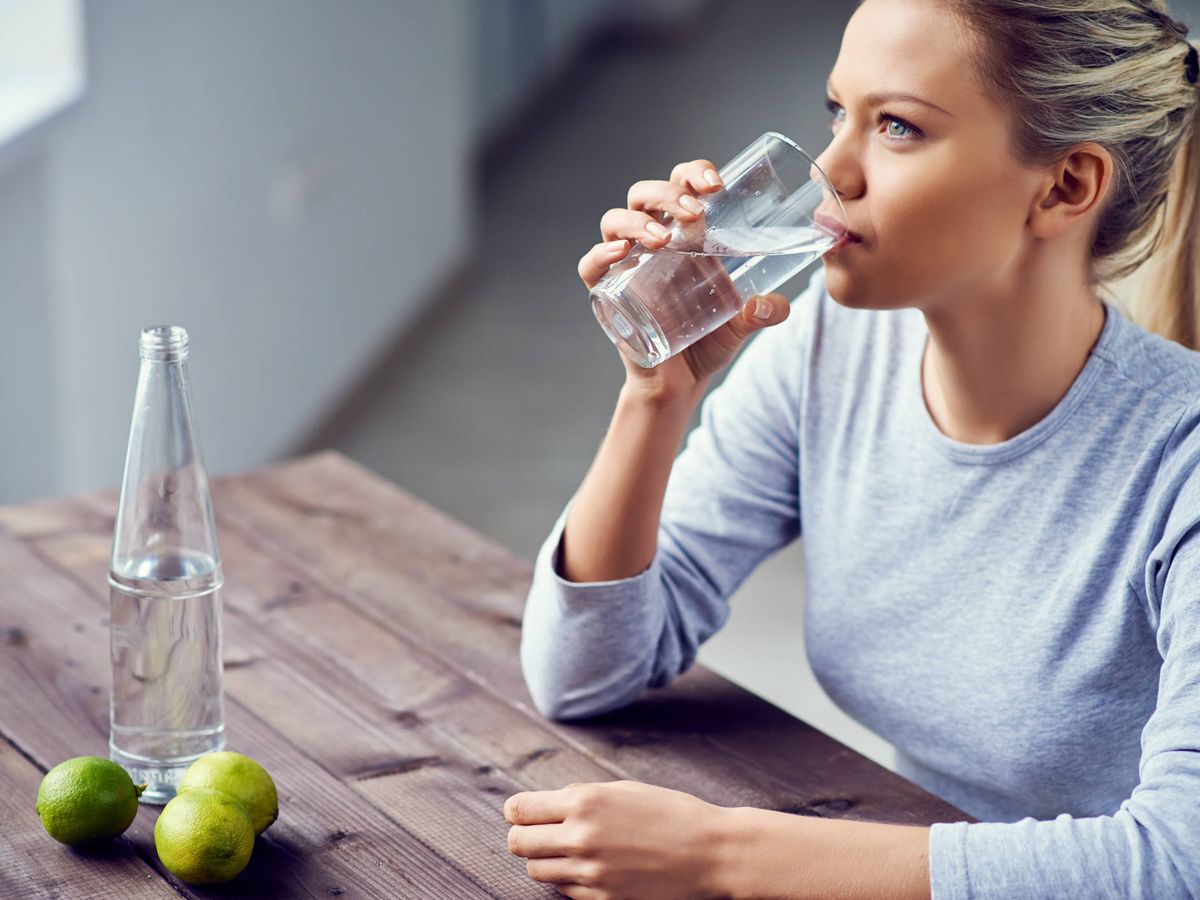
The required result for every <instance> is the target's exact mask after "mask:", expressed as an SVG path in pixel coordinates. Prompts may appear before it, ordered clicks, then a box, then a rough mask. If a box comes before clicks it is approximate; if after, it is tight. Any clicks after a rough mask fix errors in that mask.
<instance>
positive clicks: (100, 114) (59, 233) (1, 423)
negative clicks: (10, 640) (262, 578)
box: [0, 0, 471, 501]
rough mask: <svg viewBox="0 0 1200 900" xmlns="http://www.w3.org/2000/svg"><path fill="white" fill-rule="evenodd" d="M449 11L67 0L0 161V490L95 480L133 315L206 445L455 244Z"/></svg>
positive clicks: (448, 260)
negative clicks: (67, 60) (81, 48)
mask: <svg viewBox="0 0 1200 900" xmlns="http://www.w3.org/2000/svg"><path fill="white" fill-rule="evenodd" d="M468 15H469V13H468V9H467V7H466V6H465V5H464V3H463V2H461V0H440V2H438V3H423V2H416V0H412V2H388V0H371V2H365V0H364V2H358V3H356V4H355V6H354V14H353V15H347V14H345V9H344V7H343V6H342V5H341V4H335V3H327V2H317V0H308V2H298V0H255V2H253V3H237V4H223V5H222V6H221V7H220V11H219V13H216V12H214V7H213V6H212V5H211V4H201V3H178V2H171V3H162V2H156V0H121V2H109V3H100V2H91V3H88V4H87V5H86V48H87V55H88V86H87V91H86V95H85V96H84V98H83V100H82V101H81V102H79V103H78V104H77V105H76V106H74V107H73V108H71V109H69V110H67V111H66V112H65V113H64V114H62V115H61V116H60V117H59V118H58V119H57V120H56V121H54V122H52V123H51V124H49V125H48V126H43V127H42V128H40V129H39V130H38V132H37V133H36V134H32V135H29V136H27V137H25V138H22V139H21V140H22V146H21V147H20V148H17V149H16V150H14V149H13V148H7V150H6V156H7V157H11V156H13V155H14V154H18V155H19V157H20V158H19V159H16V160H13V159H10V158H6V159H5V160H4V165H3V166H2V167H0V304H3V309H4V313H5V315H4V327H3V329H0V434H3V440H4V445H3V449H2V450H0V500H3V501H15V500H21V499H24V498H27V497H32V496H38V495H44V494H50V493H62V492H67V491H74V490H79V489H90V488H94V487H98V486H103V485H112V484H115V483H117V482H118V481H119V480H120V476H121V467H122V462H123V455H124V444H125V440H126V435H127V433H128V428H129V416H130V411H131V409H132V401H133V387H134V380H135V377H136V369H137V350H136V340H137V335H138V333H139V331H140V329H141V328H142V327H143V326H145V325H149V324H155V323H160V322H175V323H179V324H183V325H185V326H186V327H188V329H189V330H190V332H191V335H192V346H193V349H192V375H193V378H194V385H195V387H194V390H195V397H196V408H197V410H198V416H199V419H200V427H201V434H202V439H203V443H204V445H205V451H206V455H207V457H208V461H209V466H210V468H211V469H212V470H214V471H216V472H221V471H228V470H231V469H241V468H245V467H247V466H250V465H253V464H255V463H259V462H262V461H264V460H267V459H269V458H272V457H273V456H275V455H277V454H280V453H283V452H285V451H287V450H288V449H290V448H291V447H292V446H293V445H294V444H295V442H296V441H297V440H298V439H299V437H300V435H302V434H303V433H304V432H305V430H306V429H307V428H311V427H312V426H313V425H314V424H315V422H316V421H317V420H318V419H320V418H321V416H322V415H323V414H324V413H325V411H326V409H327V407H328V406H329V404H330V403H331V402H333V401H334V400H336V399H338V398H340V397H341V395H342V393H343V392H344V391H345V390H346V389H347V388H348V386H349V385H350V384H351V383H352V382H353V381H354V380H355V378H356V377H357V376H358V375H359V373H360V372H361V370H362V367H363V365H364V363H365V362H367V361H369V360H371V359H372V358H373V357H374V356H375V355H376V354H377V353H378V352H380V351H381V350H382V349H383V348H384V347H385V346H386V345H387V344H388V343H389V342H390V341H391V339H392V338H393V336H394V334H395V333H396V332H397V330H398V329H400V328H402V327H403V326H404V325H405V324H406V323H407V322H408V321H410V320H411V318H412V316H413V315H414V314H415V313H416V312H417V311H418V310H419V308H420V307H421V305H422V304H423V303H424V302H425V300H426V298H427V297H428V296H429V295H430V293H431V291H432V290H433V289H434V288H435V287H436V286H437V285H439V284H440V283H441V282H442V280H443V279H445V278H446V276H447V275H448V273H449V272H450V271H451V270H453V269H454V268H456V267H457V266H458V265H459V264H460V263H461V261H462V260H463V259H464V257H465V255H466V253H467V252H468V249H469V243H470V240H469V238H470V224H469V220H468V197H467V191H468V187H467V183H468V178H469V171H468V165H469V156H470V142H469V139H468V132H469V123H470V119H471V111H470V102H471V101H470V97H471V87H470V84H469V81H470V73H471V68H470V59H469V41H468V39H467V35H468V33H469V18H468Z"/></svg>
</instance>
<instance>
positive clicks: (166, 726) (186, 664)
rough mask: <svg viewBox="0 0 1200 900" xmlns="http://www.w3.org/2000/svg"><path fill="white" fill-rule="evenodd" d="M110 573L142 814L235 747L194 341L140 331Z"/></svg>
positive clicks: (129, 750) (116, 740)
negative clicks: (194, 395) (191, 365)
mask: <svg viewBox="0 0 1200 900" xmlns="http://www.w3.org/2000/svg"><path fill="white" fill-rule="evenodd" d="M140 351H141V371H140V374H139V378H138V387H137V397H136V400H135V402H134V412H133V422H132V425H131V427H130V434H129V449H128V454H127V456H126V461H125V477H124V481H123V483H122V488H121V501H120V506H119V509H118V512H117V521H116V527H115V529H114V533H113V552H112V561H111V566H110V570H109V576H108V583H109V597H110V651H111V659H112V685H111V691H110V702H109V714H110V732H109V756H110V758H111V759H113V760H114V761H116V762H118V763H120V764H121V765H122V766H124V767H125V768H126V769H127V770H128V771H129V773H130V775H131V776H132V777H133V780H134V781H135V782H136V783H141V782H146V783H147V784H148V785H149V786H148V787H147V789H146V791H145V792H144V793H143V794H142V796H141V801H142V802H143V803H151V804H163V803H166V802H167V801H168V800H170V799H171V797H173V796H174V795H175V786H176V784H177V783H178V780H179V778H180V776H181V775H182V774H183V771H184V770H185V769H186V768H187V767H188V766H189V765H191V763H192V762H193V761H195V760H196V759H197V758H199V757H200V756H201V755H203V754H205V753H207V752H209V751H213V750H220V749H222V748H223V747H224V746H225V716H224V700H223V690H222V664H221V659H222V656H221V595H220V589H221V583H222V574H221V556H220V552H219V551H218V549H217V541H216V530H215V527H214V522H213V514H212V503H211V500H210V497H209V490H208V477H207V474H206V472H205V469H204V461H203V458H202V456H201V453H200V444H199V441H198V439H197V436H196V431H195V422H194V418H193V414H192V402H191V394H190V389H189V386H188V373H187V355H188V338H187V332H186V331H184V330H183V329H182V328H179V327H175V326H163V327H158V328H150V329H146V330H145V331H144V332H142V337H141V342H140Z"/></svg>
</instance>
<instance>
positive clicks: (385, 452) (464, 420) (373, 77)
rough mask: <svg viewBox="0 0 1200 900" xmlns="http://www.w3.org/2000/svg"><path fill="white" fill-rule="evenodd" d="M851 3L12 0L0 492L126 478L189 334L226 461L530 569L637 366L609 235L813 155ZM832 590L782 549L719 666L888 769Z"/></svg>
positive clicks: (204, 420)
mask: <svg viewBox="0 0 1200 900" xmlns="http://www.w3.org/2000/svg"><path fill="white" fill-rule="evenodd" d="M1197 2H1198V3H1200V0H1197ZM1193 5H1194V4H1192V3H1184V4H1181V3H1176V4H1175V6H1174V8H1175V10H1176V12H1177V15H1179V16H1181V17H1183V18H1185V19H1187V20H1194V16H1193V15H1192V13H1193V9H1192V6H1193ZM853 6H854V4H853V3H852V2H849V0H842V2H833V0H824V2H815V0H809V2H806V0H736V2H735V0H726V2H719V0H439V2H437V3H431V2H425V0H343V2H338V3H335V2H332V0H247V2H240V3H194V2H185V0H106V2H100V0H87V2H85V0H0V309H2V310H3V317H2V319H0V436H2V441H3V442H2V443H0V503H14V502H20V501H24V500H29V499H33V498H37V497H43V496H50V495H58V494H65V493H72V492H78V491H85V490H94V489H98V488H113V487H116V486H117V485H118V484H119V482H120V478H121V472H122V466H123V460H124V451H125V443H126V439H127V434H128V428H129V420H130V413H131V410H132V402H133V391H134V386H135V380H136V376H137V365H138V360H137V338H138V334H139V332H140V330H141V329H142V328H143V327H145V326H148V325H152V324H163V323H171V324H180V325H184V326H185V327H186V328H187V329H188V330H189V332H190V334H191V341H192V354H191V363H190V365H191V375H192V379H193V390H194V398H195V403H196V409H197V416H198V423H199V428H200V434H201V437H202V441H203V445H204V450H205V455H206V458H207V463H208V467H209V470H210V472H211V473H212V474H214V475H220V474H226V473H234V472H239V471H243V470H245V469H247V468H250V467H254V466H259V465H263V464H267V463H270V462H272V461H275V460H279V459H283V458H286V457H289V456H293V455H296V454H299V453H304V452H308V451H311V450H314V449H320V448H326V447H334V448H337V449H338V450H341V451H342V452H344V453H346V454H347V455H349V456H350V457H352V458H354V459H356V460H358V461H359V462H360V463H362V464H363V465H365V466H367V467H369V468H371V469H373V470H375V471H376V472H379V473H381V474H382V475H384V476H386V477H388V478H390V479H392V480H393V481H395V482H397V483H398V484H400V485H401V486H402V487H404V488H406V489H407V490H409V491H411V492H412V493H414V494H416V495H418V496H420V497H422V498H423V499H425V500H427V501H429V502H430V503H432V504H433V505H435V506H437V507H439V508H441V509H443V510H445V511H446V512H448V513H450V514H451V515H453V516H455V517H457V518H459V519H461V520H463V521H465V522H466V523H468V524H469V525H471V526H473V527H474V528H476V529H477V530H479V531H480V532H482V533H483V534H485V535H487V536H489V537H490V538H492V539H494V540H496V541H498V542H499V543H501V544H504V545H505V546H507V547H509V548H510V549H511V550H513V551H514V552H515V553H517V554H520V555H521V556H523V557H526V558H529V559H532V558H533V556H534V554H535V553H536V552H537V549H538V547H539V546H540V544H541V543H542V541H543V539H544V538H545V536H546V533H547V532H548V530H549V528H550V526H551V525H552V523H553V522H554V519H555V518H556V516H557V515H558V513H559V511H560V510H561V509H562V507H563V506H564V505H565V503H566V502H567V501H568V500H569V499H570V497H571V495H572V493H573V492H574V490H575V488H576V487H577V486H578V484H579V482H580V480H581V479H582V477H583V475H584V473H585V472H586V470H587V468H588V465H589V464H590V462H591V460H592V457H593V456H594V454H595V451H596V449H597V447H598V446H599V443H600V440H601V438H602V436H603V434H604V431H605V428H606V426H607V424H608V421H609V417H610V414H611V412H612V409H613V404H614V403H615V400H616V396H617V392H618V389H619V388H620V385H621V383H622V381H623V377H624V376H623V369H622V366H621V364H620V361H619V359H618V357H617V351H616V350H615V349H614V348H613V347H612V345H611V344H610V343H609V342H608V339H607V338H606V337H605V335H604V333H603V331H602V330H601V329H600V327H599V325H597V323H596V322H595V320H594V319H593V318H592V314H591V311H590V309H589V307H588V302H587V292H586V289H585V288H584V287H583V286H582V284H581V283H580V282H579V279H578V277H577V275H576V272H575V267H576V264H577V262H578V259H579V256H580V255H581V254H582V253H583V252H584V251H585V250H587V248H588V247H590V246H591V245H592V244H593V243H594V242H595V241H597V240H599V231H598V222H599V219H600V216H601V214H602V213H603V212H604V211H605V210H606V209H608V208H609V207H612V206H622V205H624V202H625V194H626V191H627V190H628V187H629V185H630V184H632V183H633V182H634V181H637V180H639V179H643V178H666V177H667V175H668V174H669V172H670V170H671V168H672V166H673V165H674V164H675V163H677V162H680V161H683V160H688V159H694V158H697V157H708V158H710V159H712V160H714V161H715V162H717V163H718V164H722V163H724V162H725V161H726V160H728V159H729V158H730V157H731V156H732V155H733V154H734V153H735V152H736V151H738V150H739V149H741V148H742V147H743V146H745V145H746V144H747V143H749V142H750V141H751V140H752V139H753V138H754V137H756V136H757V135H759V134H760V133H762V132H763V131H766V130H777V131H781V132H783V133H784V134H787V135H789V136H791V137H792V138H794V139H795V140H797V141H798V142H799V143H800V144H801V145H802V146H804V147H805V148H806V149H808V150H809V151H810V153H812V154H813V155H814V156H815V155H816V154H817V153H818V152H819V151H821V150H822V149H823V148H824V146H825V144H826V142H827V140H828V135H829V130H828V115H827V113H826V111H825V109H824V106H823V101H824V82H825V78H826V76H827V75H828V73H829V70H830V68H831V67H832V65H833V62H834V60H835V58H836V56H837V51H838V44H839V41H840V36H841V32H842V29H843V27H844V25H845V23H846V20H847V19H848V18H849V16H850V14H851V12H852V11H853ZM808 276H809V273H802V274H801V275H800V276H799V277H798V278H797V279H796V281H795V282H793V283H792V284H791V285H789V286H788V287H787V288H786V289H785V290H786V291H787V292H789V293H791V294H794V293H797V292H799V291H800V290H801V289H802V288H803V287H804V284H805V282H806V281H807V278H808ZM714 386H715V385H714ZM694 421H695V420H694ZM803 578H804V573H803V562H802V555H801V548H800V546H799V544H797V545H794V546H792V547H789V548H787V549H786V550H784V551H783V552H781V553H779V554H777V555H776V556H775V557H773V558H772V559H771V560H768V562H767V563H765V564H764V565H763V566H762V567H761V568H760V569H759V570H758V571H757V572H756V573H755V574H754V575H753V576H752V578H751V579H750V581H749V582H747V584H746V585H745V586H744V587H743V588H742V589H741V590H740V591H739V592H738V594H737V596H736V597H735V598H734V600H733V606H734V615H733V618H732V619H731V621H730V623H729V625H727V626H726V628H725V629H724V630H723V631H722V632H721V633H720V634H718V635H717V636H716V637H714V638H713V639H712V640H711V641H710V642H709V643H708V644H706V645H705V647H704V648H703V650H702V653H701V661H702V662H704V663H706V664H708V665H710V666H712V667H713V668H715V669H717V670H718V671H720V672H722V673H723V674H725V675H726V676H727V677H729V678H731V679H732V680H734V681H737V682H739V683H741V684H743V685H745V686H746V687H748V688H749V689H751V690H753V691H755V692H757V693H759V694H760V695H762V696H764V697H766V698H767V699H768V700H771V701H772V702H775V703H777V704H778V705H780V706H782V707H784V708H785V709H787V710H789V711H791V712H792V713H794V714H796V715H798V716H801V717H802V718H804V719H806V720H808V721H809V722H811V723H813V724H814V725H816V726H817V727H819V728H821V729H823V730H825V731H827V732H829V733H831V734H833V735H834V736H835V737H838V738H839V739H841V740H843V741H845V742H846V743H849V744H850V745H851V746H854V747H856V748H857V749H859V750H861V751H862V752H864V753H866V754H868V755H870V756H872V757H873V758H875V759H877V760H878V761H880V762H882V763H884V764H886V765H890V764H891V750H890V748H889V747H888V745H887V744H885V743H884V742H883V741H881V740H880V739H878V738H877V737H875V736H874V735H872V734H871V733H870V732H868V731H866V730H865V729H863V728H861V727H860V726H858V725H857V724H856V723H854V722H853V721H852V720H850V719H848V718H847V717H845V716H844V715H842V714H841V713H840V711H839V710H837V708H836V707H834V706H833V704H832V703H831V702H830V701H829V700H828V699H827V698H825V696H824V694H823V693H822V692H821V690H820V688H819V686H818V685H817V684H816V683H815V681H814V680H813V679H812V676H811V674H810V672H809V670H808V666H807V663H806V661H805V658H804V653H803V628H802V626H803Z"/></svg>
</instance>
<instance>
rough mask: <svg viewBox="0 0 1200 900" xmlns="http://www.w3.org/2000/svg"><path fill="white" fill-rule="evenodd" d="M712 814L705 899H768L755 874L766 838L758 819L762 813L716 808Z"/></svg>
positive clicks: (749, 809)
mask: <svg viewBox="0 0 1200 900" xmlns="http://www.w3.org/2000/svg"><path fill="white" fill-rule="evenodd" d="M716 810H717V814H716V815H715V816H714V817H713V823H714V827H713V839H712V854H711V859H712V861H713V865H712V868H711V871H710V872H709V873H708V874H709V883H708V888H709V895H710V896H713V897H719V898H722V900H741V898H743V897H765V896H768V894H767V885H765V884H763V883H762V880H761V874H762V873H761V872H760V871H759V869H760V867H761V860H762V857H761V852H762V849H763V841H764V838H765V837H766V835H765V834H764V833H763V831H762V827H761V822H760V817H759V814H760V813H761V812H762V810H760V809H755V808H754V807H748V806H742V807H724V806H718V807H716Z"/></svg>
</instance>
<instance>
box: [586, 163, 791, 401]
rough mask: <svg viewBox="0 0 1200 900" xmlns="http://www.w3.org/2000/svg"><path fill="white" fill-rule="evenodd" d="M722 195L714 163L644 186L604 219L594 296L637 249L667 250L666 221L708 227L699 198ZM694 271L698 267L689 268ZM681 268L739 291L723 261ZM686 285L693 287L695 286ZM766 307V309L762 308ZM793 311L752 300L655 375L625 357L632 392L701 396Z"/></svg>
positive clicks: (595, 252)
mask: <svg viewBox="0 0 1200 900" xmlns="http://www.w3.org/2000/svg"><path fill="white" fill-rule="evenodd" d="M720 189H721V176H720V175H719V174H718V173H717V167H716V166H714V165H713V164H712V163H711V162H709V161H708V160H706V159H697V160H694V161H692V162H687V163H680V164H679V165H677V166H676V167H675V168H674V170H673V171H672V172H671V179H670V181H639V182H637V183H636V184H634V185H633V187H631V188H630V189H629V196H628V198H627V203H628V206H627V207H626V208H617V209H610V210H609V211H608V212H606V213H605V214H604V216H603V217H602V218H601V219H600V233H601V235H602V236H603V238H604V240H603V241H602V242H601V243H599V244H596V245H595V246H594V247H592V249H591V250H589V251H588V252H587V253H585V254H584V255H583V258H582V259H580V260H579V277H580V278H582V279H583V283H584V284H585V285H587V286H588V289H589V290H590V289H591V288H592V287H594V286H595V284H596V282H598V281H599V280H600V279H601V278H602V277H603V276H604V274H605V273H606V272H607V271H608V269H609V266H611V265H613V264H614V263H616V262H619V261H620V260H622V259H624V258H625V257H626V256H627V255H628V254H629V251H630V249H631V248H632V246H633V244H634V242H637V243H640V244H641V245H642V246H643V247H645V248H646V249H647V250H658V249H660V248H662V247H664V246H666V244H667V243H668V242H669V241H670V231H669V230H668V229H667V228H666V227H665V226H664V225H663V221H666V220H667V217H668V216H669V217H670V218H673V219H675V220H677V221H679V222H680V223H681V224H682V225H683V226H684V227H685V228H686V227H687V226H688V225H692V224H698V223H700V220H701V219H702V218H703V216H704V207H703V206H702V205H701V204H700V201H699V200H697V199H696V198H697V197H698V196H699V195H701V194H711V193H713V192H715V191H719V190H720ZM664 214H665V215H664ZM689 266H690V267H694V268H693V269H689V268H688V267H689ZM681 267H682V268H685V269H687V270H688V271H687V273H686V274H688V275H689V277H690V275H691V274H695V275H696V276H697V279H698V280H699V279H704V280H707V279H709V278H711V279H712V283H713V284H714V285H717V286H718V289H720V286H721V285H722V284H724V285H726V286H727V290H729V291H733V290H734V288H733V284H732V282H730V281H729V278H728V276H726V275H725V272H724V267H723V266H722V265H721V262H720V260H718V259H712V258H709V257H694V258H691V259H689V260H684V261H681ZM695 270H698V271H695ZM682 283H684V284H686V283H687V279H684V281H683V282H682ZM760 302H761V303H764V304H766V305H765V306H763V307H761V308H760V307H759V303H760ZM756 311H760V312H763V313H765V314H766V315H765V317H759V316H757V315H755V313H756ZM789 311H790V308H789V306H788V301H787V298H786V297H784V296H783V295H781V294H767V295H765V296H763V297H756V298H751V300H750V301H749V302H748V303H747V304H746V305H745V306H743V307H742V309H741V311H740V312H739V313H738V314H737V315H736V316H734V317H733V318H732V319H731V320H730V321H729V322H727V323H725V324H724V325H722V326H721V327H720V328H717V329H715V330H714V331H713V332H712V333H711V334H708V335H706V336H705V337H703V338H701V339H700V340H699V341H697V342H696V343H694V344H692V345H691V346H690V347H688V348H687V349H685V350H684V351H683V352H681V353H679V354H676V355H675V356H673V357H671V358H670V359H668V360H667V361H666V362H663V363H661V364H660V365H657V366H655V367H654V368H652V369H643V368H642V367H641V366H639V365H638V364H637V363H636V362H634V361H633V360H631V359H629V358H628V357H626V356H625V354H624V353H622V354H621V359H622V361H623V362H624V363H625V372H626V385H627V386H628V387H630V388H632V389H633V390H636V391H644V392H645V395H646V396H648V397H650V398H653V399H655V400H673V399H675V398H677V397H680V396H692V397H694V396H695V395H696V394H697V392H698V391H700V390H703V388H704V386H705V384H706V383H707V381H708V378H709V377H710V376H711V375H712V374H713V373H715V372H717V371H719V370H720V369H722V368H724V367H725V366H727V365H729V363H730V361H731V360H732V359H733V357H734V356H735V355H736V354H737V351H738V349H739V348H740V347H741V345H742V342H743V341H745V340H746V338H748V337H749V336H750V335H751V334H753V333H754V332H755V331H757V330H758V329H759V328H763V327H766V326H769V325H777V324H779V323H780V322H782V321H783V320H784V319H786V318H787V317H788V312H789Z"/></svg>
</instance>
